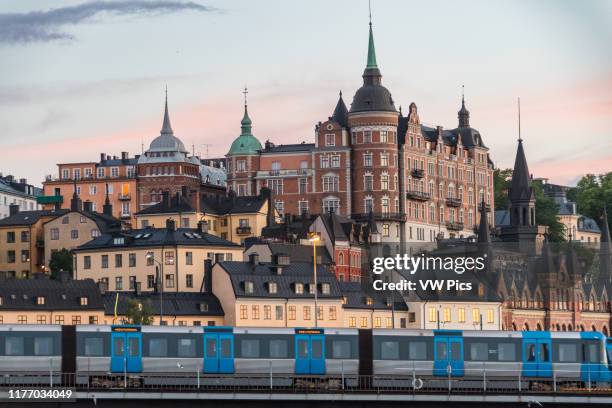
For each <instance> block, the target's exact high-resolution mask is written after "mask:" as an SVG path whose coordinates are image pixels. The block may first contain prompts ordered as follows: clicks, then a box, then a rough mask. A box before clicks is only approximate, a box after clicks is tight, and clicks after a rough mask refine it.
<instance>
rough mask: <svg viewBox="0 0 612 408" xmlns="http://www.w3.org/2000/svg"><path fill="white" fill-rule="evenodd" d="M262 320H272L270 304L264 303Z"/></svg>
mask: <svg viewBox="0 0 612 408" xmlns="http://www.w3.org/2000/svg"><path fill="white" fill-rule="evenodd" d="M263 310H264V320H272V306H270V305H264V308H263Z"/></svg>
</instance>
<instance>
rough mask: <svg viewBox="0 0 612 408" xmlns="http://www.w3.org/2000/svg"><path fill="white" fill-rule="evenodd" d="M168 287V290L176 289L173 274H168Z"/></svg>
mask: <svg viewBox="0 0 612 408" xmlns="http://www.w3.org/2000/svg"><path fill="white" fill-rule="evenodd" d="M165 284H166V287H167V288H173V287H174V274H173V273H168V274H166V283H165Z"/></svg>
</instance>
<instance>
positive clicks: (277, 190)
mask: <svg viewBox="0 0 612 408" xmlns="http://www.w3.org/2000/svg"><path fill="white" fill-rule="evenodd" d="M268 188H269V189H270V190H272V192H273V193H274V194H275V195H278V194H283V179H269V180H268Z"/></svg>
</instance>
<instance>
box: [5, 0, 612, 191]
mask: <svg viewBox="0 0 612 408" xmlns="http://www.w3.org/2000/svg"><path fill="white" fill-rule="evenodd" d="M372 8H373V22H374V34H375V42H376V49H377V56H378V63H379V66H380V67H381V70H382V73H383V75H384V77H383V83H384V84H385V85H386V86H387V87H388V88H389V89H390V90H391V92H392V94H393V97H394V99H395V101H396V104H397V105H402V106H404V107H407V106H408V105H409V104H410V103H411V102H415V103H416V104H417V105H418V107H419V113H420V117H421V120H422V121H423V122H425V123H426V124H430V125H442V126H444V127H448V128H451V127H456V124H457V110H458V109H459V105H460V98H461V84H465V93H466V101H467V106H468V109H469V110H470V112H471V123H472V126H473V127H476V128H477V129H479V130H480V132H481V133H482V135H483V138H484V141H485V143H486V144H487V145H488V146H489V147H490V149H491V156H492V158H493V160H494V162H495V163H496V165H497V166H500V167H509V166H511V165H512V164H513V160H514V151H515V145H516V139H517V119H516V117H517V115H516V99H517V97H519V96H520V97H521V104H522V133H523V137H524V139H525V146H526V152H527V158H528V160H529V162H530V170H531V171H532V173H534V176H536V177H549V178H550V179H552V180H553V181H555V182H560V183H573V182H575V181H576V179H577V178H579V177H580V175H582V174H584V173H587V172H594V173H598V172H604V171H610V170H612V47H611V46H610V44H612V2H610V1H605V0H602V1H588V2H587V1H568V0H548V1H546V0H540V1H530V0H525V1H521V0H516V1H503V0H498V1H488V0H482V1H478V0H465V1H454V0H434V1H431V0H429V1H414V0H412V1H399V0H398V1H390V0H374V1H373V4H372ZM367 22H368V5H367V1H366V0H358V1H355V0H344V1H342V0H320V1H318V0H309V1H301V2H298V1H283V0H274V1H273V0H269V1H250V0H244V1H239V0H236V1H216V0H211V1H206V0H194V1H193V2H187V1H173V0H164V1H162V0H158V1H146V2H143V1H135V0H122V1H91V2H84V1H83V0H81V1H50V0H37V1H34V0H8V1H7V0H3V1H2V2H1V3H0V135H2V136H1V138H0V152H1V154H0V157H1V159H0V171H1V172H3V173H4V174H8V173H11V174H14V175H16V176H18V177H27V178H28V179H29V181H31V182H36V183H40V182H41V181H42V180H43V178H44V175H45V174H50V173H54V174H55V173H57V168H56V166H55V164H56V163H60V162H71V161H95V160H97V158H98V156H99V153H100V152H106V153H111V154H117V155H118V154H119V153H120V152H121V151H129V152H130V153H131V154H135V153H140V152H141V146H142V145H143V144H144V145H145V147H146V146H147V145H148V143H149V142H150V141H151V140H152V139H153V138H154V137H155V136H156V135H158V134H159V129H160V127H161V122H162V112H163V96H164V87H165V86H166V85H167V86H168V92H169V101H170V112H171V119H172V125H173V128H174V131H175V134H176V135H177V136H179V137H180V138H181V139H182V140H183V141H184V142H185V145H189V146H191V145H194V146H195V151H196V153H200V154H201V155H202V156H205V155H206V152H208V154H209V156H210V157H214V156H221V155H224V154H225V153H226V152H227V149H228V148H229V145H230V143H231V141H232V140H233V139H234V138H235V137H236V136H237V135H238V133H239V130H240V119H241V116H242V98H243V95H242V93H241V91H242V88H243V87H244V86H245V84H246V85H248V88H249V112H250V114H251V118H252V119H253V122H254V129H253V130H254V133H255V135H256V136H257V137H258V138H259V139H260V140H261V141H262V142H263V141H265V140H267V139H269V140H271V141H273V142H275V143H297V142H301V141H312V140H313V136H314V125H315V124H316V123H317V122H318V121H321V120H325V119H326V118H327V116H329V115H330V114H331V111H332V109H333V107H334V105H335V103H336V99H337V94H338V91H339V90H342V91H343V92H344V96H345V98H346V100H347V103H349V102H350V101H351V100H352V96H353V94H354V92H355V90H356V89H357V88H358V87H359V86H360V83H361V73H362V71H363V68H364V65H365V60H366V52H367V49H366V47H367V27H368V26H367Z"/></svg>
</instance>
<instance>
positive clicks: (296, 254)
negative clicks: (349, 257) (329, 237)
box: [251, 242, 332, 265]
mask: <svg viewBox="0 0 612 408" xmlns="http://www.w3.org/2000/svg"><path fill="white" fill-rule="evenodd" d="M257 245H265V246H267V247H268V248H269V250H270V255H272V256H274V255H278V254H284V255H287V256H289V259H291V262H310V263H312V246H311V245H299V244H288V243H284V242H260V243H255V244H253V245H252V246H251V247H253V246H257ZM255 252H256V251H255ZM319 257H320V259H321V263H322V264H324V265H329V264H331V262H332V259H331V257H330V256H329V252H327V248H325V247H324V246H318V247H317V258H319Z"/></svg>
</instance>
